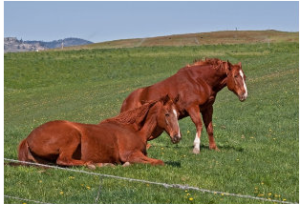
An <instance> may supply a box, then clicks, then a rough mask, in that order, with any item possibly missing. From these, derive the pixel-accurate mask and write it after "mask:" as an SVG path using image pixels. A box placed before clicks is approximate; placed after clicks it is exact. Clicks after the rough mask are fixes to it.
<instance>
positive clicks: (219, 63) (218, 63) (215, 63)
mask: <svg viewBox="0 0 300 204" xmlns="http://www.w3.org/2000/svg"><path fill="white" fill-rule="evenodd" d="M224 62H225V63H227V62H226V61H223V60H220V59H218V58H206V59H205V60H201V59H200V60H199V59H196V60H194V62H193V64H188V65H187V66H188V67H193V66H205V65H210V66H212V68H213V69H218V68H220V67H223V64H224Z"/></svg>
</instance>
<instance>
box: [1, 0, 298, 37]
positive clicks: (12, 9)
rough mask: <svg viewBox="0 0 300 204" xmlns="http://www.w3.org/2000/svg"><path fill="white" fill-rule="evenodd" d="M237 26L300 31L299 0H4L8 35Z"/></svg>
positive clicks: (135, 33)
mask: <svg viewBox="0 0 300 204" xmlns="http://www.w3.org/2000/svg"><path fill="white" fill-rule="evenodd" d="M236 28H237V29H238V30H266V29H275V30H281V31H299V2H298V1H293V2H291V1H290V2H286V1H284V2H283V1H282V2H278V1H276V2H274V1H273V2H272V1H268V2H260V1H251V2H246V1H241V2H239V1H231V2H226V1H221V2H217V1H214V2H209V1H196V2H195V1H193V2H159V1H153V2H101V1H100V2H97V1H92V2H78V1H77V2H76V1H66V2H59V1H52V2H42V1H40V2H39V1H31V2H25V1H21V2H20V1H5V2H4V37H17V38H18V39H20V38H22V39H23V40H43V41H51V40H58V39H63V38H66V37H78V38H83V39H86V40H90V41H92V42H103V41H110V40H117V39H128V38H144V37H154V36H163V35H172V34H184V33H198V32H210V31H219V30H235V29H236Z"/></svg>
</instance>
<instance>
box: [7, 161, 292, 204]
mask: <svg viewBox="0 0 300 204" xmlns="http://www.w3.org/2000/svg"><path fill="white" fill-rule="evenodd" d="M4 160H5V161H8V162H13V163H21V164H28V165H34V166H40V167H45V168H52V169H58V170H63V171H69V172H75V173H83V174H88V175H93V176H99V177H100V185H99V190H98V193H97V196H96V199H95V202H96V203H97V201H98V200H99V198H100V192H101V188H102V178H113V179H119V180H126V181H129V182H139V183H145V184H153V185H159V186H163V187H165V188H177V189H182V190H194V191H199V192H202V193H211V194H214V195H222V196H232V197H237V198H244V199H252V200H259V201H266V202H273V203H284V204H298V203H297V202H289V201H281V200H274V199H269V198H268V199H267V198H260V197H255V196H250V195H241V194H235V193H228V192H222V191H216V190H209V189H203V188H198V187H193V186H189V185H182V184H168V183H161V182H154V181H147V180H142V179H135V178H127V177H121V176H115V175H109V174H100V173H95V172H89V171H84V170H77V169H70V168H63V167H59V166H53V165H46V164H38V163H32V162H25V161H19V160H15V159H8V158H4ZM4 196H5V197H6V198H10V199H17V200H24V201H31V202H35V203H44V204H48V203H45V202H41V201H35V200H29V199H26V198H19V197H15V196H10V195H4Z"/></svg>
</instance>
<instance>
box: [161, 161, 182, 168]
mask: <svg viewBox="0 0 300 204" xmlns="http://www.w3.org/2000/svg"><path fill="white" fill-rule="evenodd" d="M165 164H166V165H168V166H172V167H177V168H180V167H181V163H180V162H178V161H166V162H165Z"/></svg>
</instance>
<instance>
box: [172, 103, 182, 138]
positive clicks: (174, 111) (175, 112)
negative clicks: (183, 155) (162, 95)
mask: <svg viewBox="0 0 300 204" xmlns="http://www.w3.org/2000/svg"><path fill="white" fill-rule="evenodd" d="M173 113H174V115H175V117H176V120H177V125H178V127H179V129H178V131H179V132H178V136H179V138H181V132H180V126H179V122H178V114H177V111H176V109H175V108H173Z"/></svg>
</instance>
